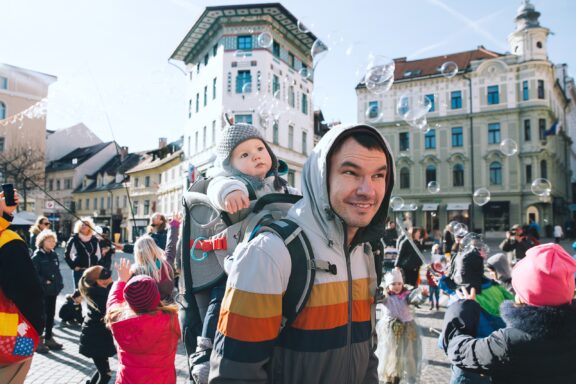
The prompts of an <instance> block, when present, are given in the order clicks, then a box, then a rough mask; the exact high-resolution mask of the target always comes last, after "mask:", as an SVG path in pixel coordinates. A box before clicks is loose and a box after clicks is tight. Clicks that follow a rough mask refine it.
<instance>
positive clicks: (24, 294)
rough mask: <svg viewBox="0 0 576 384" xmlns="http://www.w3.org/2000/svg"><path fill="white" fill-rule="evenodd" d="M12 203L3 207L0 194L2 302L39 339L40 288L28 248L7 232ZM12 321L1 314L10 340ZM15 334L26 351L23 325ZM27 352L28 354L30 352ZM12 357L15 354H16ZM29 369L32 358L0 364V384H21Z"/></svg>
mask: <svg viewBox="0 0 576 384" xmlns="http://www.w3.org/2000/svg"><path fill="white" fill-rule="evenodd" d="M15 201H16V205H14V206H6V205H5V202H4V193H3V192H2V193H0V215H1V216H0V289H1V290H2V292H3V293H4V295H5V296H6V298H8V299H9V300H11V301H12V302H13V303H14V304H15V305H16V307H17V308H18V310H19V311H20V312H21V313H22V315H23V316H24V317H25V318H26V319H27V320H28V321H29V322H30V324H31V325H32V327H33V328H34V329H35V330H36V332H37V334H38V335H41V334H42V331H43V329H44V297H43V296H44V294H43V291H42V285H41V284H40V280H39V278H38V275H37V274H36V270H35V269H34V265H33V264H32V260H31V259H30V254H29V253H28V246H27V245H26V243H25V242H24V240H22V239H21V238H20V237H19V236H18V235H17V234H16V233H15V232H12V231H11V230H9V229H8V226H9V225H10V222H11V221H12V217H13V216H12V215H13V213H14V211H15V210H16V207H17V205H18V202H19V198H18V195H15ZM13 318H14V315H13V314H8V313H3V317H2V320H0V322H2V325H3V327H2V336H12V332H11V331H12V330H11V329H10V326H9V325H10V322H8V321H7V319H11V320H12V319H13ZM14 326H16V325H14ZM17 332H18V337H19V338H20V340H18V339H17V341H16V343H17V344H18V342H19V341H20V342H22V344H23V345H21V346H22V348H23V349H26V348H25V346H26V345H24V344H25V343H24V342H25V341H26V340H27V339H28V338H27V337H26V335H27V333H28V331H27V330H26V326H25V324H18V331H17ZM24 332H26V333H24ZM28 340H29V339H28ZM30 343H31V342H30ZM7 344H9V343H7ZM4 347H6V345H4ZM4 347H3V348H4ZM4 352H6V351H5V350H4V351H2V353H4ZM28 352H29V353H32V351H31V350H29V351H28ZM28 352H27V353H28ZM14 353H16V350H15V351H14ZM17 353H18V354H20V355H21V353H22V352H21V351H19V352H17ZM31 365H32V356H30V357H29V358H27V359H24V360H21V361H18V362H15V363H11V364H7V365H2V364H1V363H0V383H2V384H22V383H24V379H25V378H26V374H27V373H28V371H29V370H30V366H31Z"/></svg>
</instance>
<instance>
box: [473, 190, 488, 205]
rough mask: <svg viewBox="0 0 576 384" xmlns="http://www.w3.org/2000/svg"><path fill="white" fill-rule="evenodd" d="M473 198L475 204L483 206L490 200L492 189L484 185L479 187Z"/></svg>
mask: <svg viewBox="0 0 576 384" xmlns="http://www.w3.org/2000/svg"><path fill="white" fill-rule="evenodd" d="M472 200H474V204H476V205H479V206H483V205H484V204H486V203H487V202H489V201H490V191H489V190H488V189H486V188H484V187H482V188H478V189H477V190H475V191H474V195H473V196H472Z"/></svg>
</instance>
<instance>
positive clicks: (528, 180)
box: [526, 164, 532, 184]
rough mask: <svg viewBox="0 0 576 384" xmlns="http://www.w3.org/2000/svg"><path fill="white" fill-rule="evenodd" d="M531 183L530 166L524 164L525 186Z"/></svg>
mask: <svg viewBox="0 0 576 384" xmlns="http://www.w3.org/2000/svg"><path fill="white" fill-rule="evenodd" d="M531 183H532V164H526V184H531Z"/></svg>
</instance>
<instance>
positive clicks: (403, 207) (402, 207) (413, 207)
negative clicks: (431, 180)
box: [393, 203, 418, 212]
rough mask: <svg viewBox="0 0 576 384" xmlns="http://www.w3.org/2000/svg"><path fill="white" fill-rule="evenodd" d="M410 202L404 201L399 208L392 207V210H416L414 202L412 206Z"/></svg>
mask: <svg viewBox="0 0 576 384" xmlns="http://www.w3.org/2000/svg"><path fill="white" fill-rule="evenodd" d="M411 205H412V204H410V203H406V204H404V205H403V206H401V207H400V208H396V209H393V211H394V212H407V211H408V212H411V211H417V210H418V205H417V204H414V205H413V206H411Z"/></svg>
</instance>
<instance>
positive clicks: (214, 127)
mask: <svg viewBox="0 0 576 384" xmlns="http://www.w3.org/2000/svg"><path fill="white" fill-rule="evenodd" d="M214 144H216V120H212V145H214Z"/></svg>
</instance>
